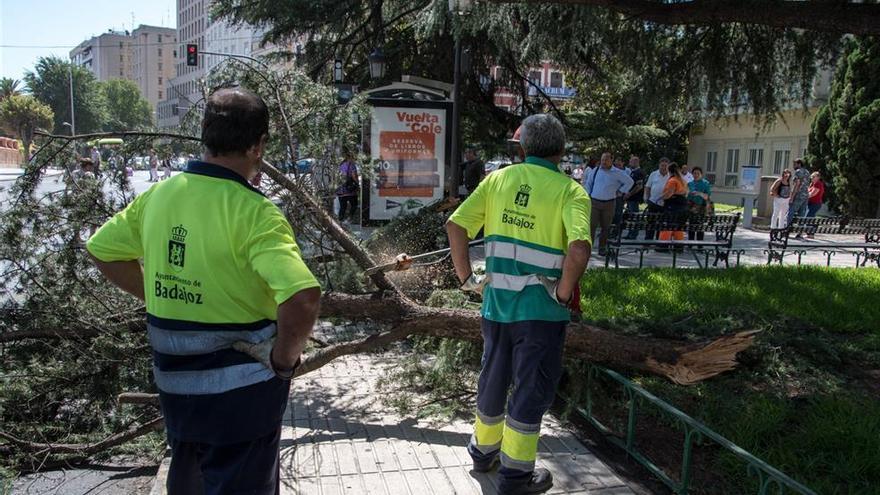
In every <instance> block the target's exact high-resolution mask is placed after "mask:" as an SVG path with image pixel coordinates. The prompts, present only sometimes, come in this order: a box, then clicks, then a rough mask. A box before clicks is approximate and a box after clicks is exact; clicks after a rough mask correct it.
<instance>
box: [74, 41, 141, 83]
mask: <svg viewBox="0 0 880 495" xmlns="http://www.w3.org/2000/svg"><path fill="white" fill-rule="evenodd" d="M132 41H133V39H132V37H131V36H130V35H129V33H128V31H108V32H106V33H104V34H101V35H99V36H94V37H92V38H90V39H87V40H85V41H83V42H82V43H80V44H79V46H77V47H76V48H74V49H73V50H71V51H70V60H71V62H73V63H74V64H76V65H78V66H80V67H85V68H86V69H88V70H89V71H91V73H92V74H94V75H95V78H96V79H97V80H99V81H109V80H111V79H129V80H131V78H132V74H131V44H132Z"/></svg>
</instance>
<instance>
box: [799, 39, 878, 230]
mask: <svg viewBox="0 0 880 495" xmlns="http://www.w3.org/2000/svg"><path fill="white" fill-rule="evenodd" d="M878 74H880V39H877V38H875V37H864V38H858V39H855V40H853V41H852V42H851V43H850V45H849V47H848V49H847V52H846V57H844V58H843V59H842V61H841V64H840V65H839V66H838V68H837V72H836V73H835V76H834V83H833V85H832V86H831V96H830V98H829V100H828V103H827V104H826V105H825V106H823V107H822V108H821V109H820V110H819V113H818V114H817V115H816V119H815V120H814V121H813V128H812V130H811V133H810V145H809V149H808V153H807V159H808V161H809V163H810V165H811V166H812V167H813V168H818V169H819V170H820V171H821V172H822V176H823V177H824V179H825V181H826V182H827V183H830V184H831V185H832V191H833V193H834V194H833V198H834V201H833V206H834V207H836V208H838V209H840V210H841V211H842V212H844V213H846V214H848V215H853V216H860V217H880V196H878V194H877V191H878V190H880V78H878Z"/></svg>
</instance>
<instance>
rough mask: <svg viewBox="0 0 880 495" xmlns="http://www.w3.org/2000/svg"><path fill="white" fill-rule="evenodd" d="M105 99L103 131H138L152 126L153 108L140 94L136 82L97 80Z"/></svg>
mask: <svg viewBox="0 0 880 495" xmlns="http://www.w3.org/2000/svg"><path fill="white" fill-rule="evenodd" d="M98 87H99V88H100V90H101V92H102V93H103V94H104V99H105V100H106V101H107V121H106V123H105V124H104V130H105V131H138V130H146V129H149V128H150V127H152V126H153V109H152V108H150V102H148V101H147V100H145V99H144V98H143V96H141V90H140V88H138V86H137V84H135V83H134V82H132V81H126V80H123V79H111V80H109V81H106V82H99V83H98Z"/></svg>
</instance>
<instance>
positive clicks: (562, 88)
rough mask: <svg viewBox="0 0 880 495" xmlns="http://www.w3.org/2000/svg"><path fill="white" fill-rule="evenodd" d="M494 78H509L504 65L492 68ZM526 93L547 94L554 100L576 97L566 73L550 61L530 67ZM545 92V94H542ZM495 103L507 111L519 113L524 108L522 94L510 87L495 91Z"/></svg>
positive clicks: (502, 79)
mask: <svg viewBox="0 0 880 495" xmlns="http://www.w3.org/2000/svg"><path fill="white" fill-rule="evenodd" d="M491 74H492V78H493V79H495V80H496V81H506V80H508V79H509V78H508V77H507V76H506V75H505V74H504V69H503V68H502V67H494V68H492V70H491ZM528 79H529V80H528V82H526V81H523V82H522V83H523V84H524V85H525V86H526V93H527V95H528V96H529V97H530V98H543V95H547V96H548V97H550V98H551V99H553V100H567V99H569V98H572V97H574V95H575V90H574V88H569V87H567V86H566V85H565V74H563V72H562V69H560V68H559V67H557V66H556V65H554V64H553V63H552V62H550V61H544V62H542V63H541V66H539V67H532V68H531V69H529V73H528ZM542 93H543V95H542ZM495 105H496V106H498V107H500V108H503V109H505V110H507V111H510V112H514V113H517V112H519V110H520V109H521V108H522V96H521V93H520V92H518V91H512V90H511V89H510V88H505V87H499V88H498V89H497V90H496V91H495Z"/></svg>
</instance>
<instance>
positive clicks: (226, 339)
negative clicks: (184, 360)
mask: <svg viewBox="0 0 880 495" xmlns="http://www.w3.org/2000/svg"><path fill="white" fill-rule="evenodd" d="M275 330H276V327H275V324H274V323H271V324H269V325H267V326H266V327H264V328H262V329H260V330H254V331H250V330H243V331H206V330H165V329H164V328H158V327H156V326H154V325H150V324H147V334H148V335H149V337H150V345H152V346H153V349H155V350H156V351H159V352H161V353H163V354H171V355H174V356H189V355H193V354H207V353H209V352H215V351H219V350H221V349H229V348H230V347H231V346H232V343H233V342H235V341H238V340H244V341H246V342H250V343H252V344H258V343H260V342H263V341H264V340H268V339H270V338H271V337H272V336H273V335H275Z"/></svg>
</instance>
